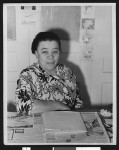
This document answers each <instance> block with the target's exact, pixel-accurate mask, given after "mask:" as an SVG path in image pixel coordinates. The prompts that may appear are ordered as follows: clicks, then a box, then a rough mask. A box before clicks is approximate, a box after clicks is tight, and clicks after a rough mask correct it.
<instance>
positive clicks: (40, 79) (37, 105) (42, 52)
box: [15, 32, 83, 115]
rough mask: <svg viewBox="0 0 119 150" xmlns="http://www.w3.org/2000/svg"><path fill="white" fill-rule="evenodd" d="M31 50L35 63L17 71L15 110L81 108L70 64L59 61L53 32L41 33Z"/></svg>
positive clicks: (26, 111) (40, 110) (57, 47)
mask: <svg viewBox="0 0 119 150" xmlns="http://www.w3.org/2000/svg"><path fill="white" fill-rule="evenodd" d="M31 49H32V53H33V54H35V55H36V58H37V60H38V62H37V63H33V64H32V65H30V66H29V67H27V68H26V69H24V70H23V71H22V72H21V73H20V76H19V80H18V81H17V89H16V92H15V93H16V106H17V111H18V113H19V114H27V115H30V114H34V113H39V112H44V111H53V110H75V109H78V108H81V107H82V105H83V103H82V100H81V97H80V96H79V89H78V88H77V85H76V77H75V75H74V74H73V72H72V70H71V69H70V68H69V67H67V66H65V65H63V64H60V63H59V59H60V54H61V43H60V39H59V37H58V36H57V35H56V34H55V33H52V32H40V33H38V34H37V35H36V36H35V38H34V40H33V42H32V48H31Z"/></svg>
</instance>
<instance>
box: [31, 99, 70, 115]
mask: <svg viewBox="0 0 119 150" xmlns="http://www.w3.org/2000/svg"><path fill="white" fill-rule="evenodd" d="M54 110H70V108H69V107H68V106H67V105H65V104H63V103H61V102H59V101H52V100H50V101H43V100H34V103H33V108H32V113H41V112H45V111H54Z"/></svg>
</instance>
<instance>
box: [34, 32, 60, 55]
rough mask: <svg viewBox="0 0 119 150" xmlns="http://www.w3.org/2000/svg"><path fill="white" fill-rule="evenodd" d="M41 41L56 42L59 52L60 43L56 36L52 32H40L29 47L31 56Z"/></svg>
mask: <svg viewBox="0 0 119 150" xmlns="http://www.w3.org/2000/svg"><path fill="white" fill-rule="evenodd" d="M42 41H56V42H57V43H58V44H59V50H60V51H61V42H60V38H59V36H58V35H57V34H55V33H54V32H40V33H38V34H37V35H36V36H35V38H34V39H33V42H32V45H31V51H32V53H33V54H35V51H37V48H38V45H39V43H40V42H42Z"/></svg>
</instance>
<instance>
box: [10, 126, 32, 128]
mask: <svg viewBox="0 0 119 150" xmlns="http://www.w3.org/2000/svg"><path fill="white" fill-rule="evenodd" d="M8 128H33V125H24V126H8Z"/></svg>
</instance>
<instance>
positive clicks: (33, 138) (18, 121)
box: [6, 111, 112, 145]
mask: <svg viewBox="0 0 119 150" xmlns="http://www.w3.org/2000/svg"><path fill="white" fill-rule="evenodd" d="M79 113H80V114H81V116H82V118H83V121H84V124H85V126H86V128H87V134H85V135H84V134H82V135H81V134H80V133H77V132H65V131H62V132H59V133H57V132H44V125H43V118H42V114H41V113H40V114H35V115H34V116H31V117H28V116H20V117H18V116H17V114H16V113H15V112H8V116H7V117H8V119H7V137H6V138H7V144H8V145H9V144H14V143H17V144H18V145H19V144H23V143H25V144H30V145H32V144H33V145H34V144H35V145H37V144H38V145H44V144H48V143H49V144H52V143H53V144H57V143H58V144H63V145H64V144H73V143H74V144H79V143H82V144H83V143H91V144H92V143H94V144H95V143H102V144H104V143H110V139H109V135H108V133H107V131H106V130H105V127H104V125H103V123H102V120H101V118H100V115H99V114H98V113H97V112H89V111H88V112H79ZM110 120H111V121H112V119H110Z"/></svg>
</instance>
